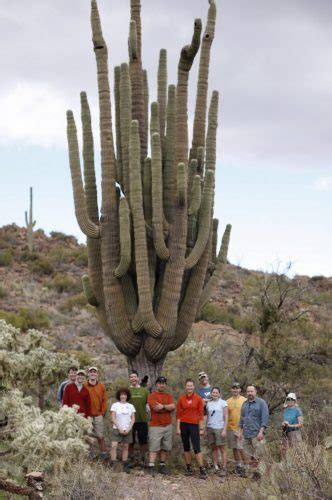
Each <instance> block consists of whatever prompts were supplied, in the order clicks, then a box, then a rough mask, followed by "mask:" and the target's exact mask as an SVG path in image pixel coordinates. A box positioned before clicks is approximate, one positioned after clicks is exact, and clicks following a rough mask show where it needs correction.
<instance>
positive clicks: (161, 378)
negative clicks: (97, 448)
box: [156, 375, 167, 384]
mask: <svg viewBox="0 0 332 500" xmlns="http://www.w3.org/2000/svg"><path fill="white" fill-rule="evenodd" d="M158 382H160V383H164V384H167V378H166V377H163V376H162V375H159V377H158V378H157V380H156V384H158Z"/></svg>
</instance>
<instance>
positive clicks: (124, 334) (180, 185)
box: [67, 0, 231, 381]
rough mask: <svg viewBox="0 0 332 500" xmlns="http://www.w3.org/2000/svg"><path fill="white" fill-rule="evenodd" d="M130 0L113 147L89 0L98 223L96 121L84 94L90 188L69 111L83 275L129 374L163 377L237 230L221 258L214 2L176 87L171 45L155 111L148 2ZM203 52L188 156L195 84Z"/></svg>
mask: <svg viewBox="0 0 332 500" xmlns="http://www.w3.org/2000/svg"><path fill="white" fill-rule="evenodd" d="M130 3H131V20H130V27H129V37H128V47H129V62H128V63H123V64H122V65H121V66H120V67H116V68H115V70H114V100H115V130H116V142H115V144H116V148H115V146H114V140H113V128H112V127H113V124H112V111H111V91H110V84H109V72H108V52H107V46H106V43H105V40H104V38H103V34H102V30H101V23H100V18H99V13H98V8H97V3H96V1H95V0H92V1H91V26H92V39H93V46H94V52H95V56H96V63H97V76H98V91H99V111H100V147H101V188H102V196H101V215H100V217H99V210H98V203H97V189H96V181H95V168H94V144H93V136H92V128H91V116H90V109H89V104H88V100H87V96H86V94H85V93H84V92H82V93H81V119H82V129H83V164H84V165H83V169H84V182H83V179H82V174H81V166H80V155H79V147H78V139H77V131H76V126H75V121H74V117H73V113H72V112H71V111H68V112H67V124H68V126H67V135H68V146H69V159H70V169H71V176H72V184H73V192H74V202H75V213H76V217H77V221H78V224H79V226H80V228H81V230H82V231H83V233H84V234H85V235H86V236H87V246H88V257H89V276H84V277H83V286H84V290H85V292H86V295H87V298H88V301H89V303H90V304H92V305H93V306H95V307H96V310H97V312H98V315H99V318H100V321H101V324H102V326H103V328H104V330H105V332H106V333H107V334H108V335H110V336H111V338H112V339H113V341H114V343H115V344H116V346H117V348H118V349H119V351H120V352H122V353H123V354H125V355H126V356H127V360H128V365H129V368H130V369H132V368H136V369H138V370H139V372H140V373H141V374H148V375H149V376H150V377H151V378H152V381H154V378H155V376H156V375H157V374H158V373H159V372H160V370H161V367H162V365H163V362H164V360H165V357H166V355H167V353H168V352H169V351H172V350H175V349H177V348H178V347H179V346H181V344H183V342H184V341H185V340H186V338H187V336H188V334H189V332H190V329H191V326H192V323H193V322H194V321H195V317H196V315H197V313H198V311H199V309H200V308H201V307H202V306H203V305H204V304H205V303H206V302H207V301H208V300H209V297H210V296H211V294H212V293H213V292H214V290H215V288H216V287H217V286H218V285H219V283H220V277H221V272H222V267H223V265H224V263H225V262H226V261H227V248H228V243H229V235H230V230H231V226H230V225H228V226H227V227H226V230H225V233H224V237H223V240H222V246H221V250H220V252H219V254H218V255H217V254H216V246H217V228H218V221H216V220H215V219H213V203H214V190H215V168H216V134H217V119H218V92H216V91H214V92H213V93H212V97H211V103H210V106H209V112H208V118H207V127H206V116H207V97H208V73H209V61H210V50H211V44H212V41H213V38H214V28H215V20H216V5H215V2H214V0H209V3H210V6H209V10H208V19H207V25H206V29H205V32H204V34H203V38H202V43H201V31H202V23H201V20H200V19H196V20H195V23H194V29H193V36H192V40H191V42H190V43H189V44H188V45H186V46H184V47H183V48H182V50H181V53H180V58H179V63H178V77H177V83H176V85H173V84H171V85H168V84H167V53H166V50H165V49H161V51H160V58H159V67H158V98H157V101H156V102H152V103H151V106H150V109H149V89H148V78H147V73H146V71H145V70H144V69H143V66H142V29H141V15H140V12H141V3H140V0H131V2H130ZM200 46H201V54H200V63H199V76H198V84H197V98H196V110H195V119H194V130H193V142H192V146H191V148H190V151H189V144H188V142H189V141H188V108H187V103H188V79H189V72H190V69H191V66H192V64H193V62H194V59H195V56H196V55H197V53H198V51H199V49H200ZM149 112H150V120H149ZM148 140H150V148H148ZM148 150H150V154H151V156H150V157H148V156H147V154H148ZM120 188H121V189H120Z"/></svg>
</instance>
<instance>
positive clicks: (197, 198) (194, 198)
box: [188, 175, 201, 215]
mask: <svg viewBox="0 0 332 500" xmlns="http://www.w3.org/2000/svg"><path fill="white" fill-rule="evenodd" d="M200 206H201V178H200V176H199V175H195V177H194V182H193V186H192V190H191V197H190V206H189V209H188V215H197V212H198V210H199V207H200Z"/></svg>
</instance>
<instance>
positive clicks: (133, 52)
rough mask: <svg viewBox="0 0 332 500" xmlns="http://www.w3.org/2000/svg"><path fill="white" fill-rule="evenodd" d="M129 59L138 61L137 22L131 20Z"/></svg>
mask: <svg viewBox="0 0 332 500" xmlns="http://www.w3.org/2000/svg"><path fill="white" fill-rule="evenodd" d="M128 50H129V59H130V61H134V60H135V59H137V32H136V22H135V21H133V20H131V21H130V24H129V39H128Z"/></svg>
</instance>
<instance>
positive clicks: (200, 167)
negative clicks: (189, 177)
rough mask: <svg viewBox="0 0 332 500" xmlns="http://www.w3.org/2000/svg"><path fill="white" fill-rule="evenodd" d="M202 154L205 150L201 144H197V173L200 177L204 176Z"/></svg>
mask: <svg viewBox="0 0 332 500" xmlns="http://www.w3.org/2000/svg"><path fill="white" fill-rule="evenodd" d="M204 155H205V150H204V148H203V146H199V147H198V148H197V173H198V174H199V175H200V176H201V178H203V177H204Z"/></svg>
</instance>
